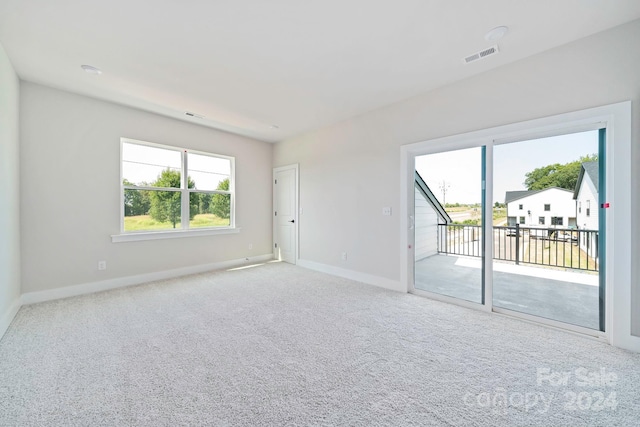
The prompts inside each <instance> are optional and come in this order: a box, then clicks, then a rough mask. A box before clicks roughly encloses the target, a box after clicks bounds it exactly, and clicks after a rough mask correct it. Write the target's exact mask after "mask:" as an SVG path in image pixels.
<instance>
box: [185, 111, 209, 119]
mask: <svg viewBox="0 0 640 427" xmlns="http://www.w3.org/2000/svg"><path fill="white" fill-rule="evenodd" d="M184 115H185V116H189V117H194V118H196V119H204V116H201V115H200V114H196V113H192V112H191V111H185V112H184Z"/></svg>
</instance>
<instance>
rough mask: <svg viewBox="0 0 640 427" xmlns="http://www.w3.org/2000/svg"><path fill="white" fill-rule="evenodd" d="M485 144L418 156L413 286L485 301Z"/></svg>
mask: <svg viewBox="0 0 640 427" xmlns="http://www.w3.org/2000/svg"><path fill="white" fill-rule="evenodd" d="M484 153H485V150H484V148H483V147H477V148H469V149H465V150H457V151H448V152H445V153H437V154H429V155H424V156H419V157H417V158H416V161H415V165H416V170H415V176H414V189H415V192H414V208H415V210H414V212H415V220H414V230H415V251H414V253H415V259H414V262H415V266H414V267H415V268H414V271H415V289H417V290H419V291H426V292H431V293H436V294H440V295H445V296H448V297H455V298H459V299H462V300H466V301H471V302H475V303H483V302H484V291H483V282H484V279H483V277H484V274H483V271H484V270H483V265H484V243H483V238H482V236H483V223H484V216H483V205H484V191H483V184H482V183H483V182H484V176H483V175H484V167H483V164H484Z"/></svg>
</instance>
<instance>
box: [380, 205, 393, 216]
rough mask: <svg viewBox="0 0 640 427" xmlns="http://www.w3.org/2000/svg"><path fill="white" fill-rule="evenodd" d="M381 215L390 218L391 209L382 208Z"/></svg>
mask: <svg viewBox="0 0 640 427" xmlns="http://www.w3.org/2000/svg"><path fill="white" fill-rule="evenodd" d="M382 215H384V216H391V207H384V208H382Z"/></svg>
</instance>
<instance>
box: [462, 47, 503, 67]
mask: <svg viewBox="0 0 640 427" xmlns="http://www.w3.org/2000/svg"><path fill="white" fill-rule="evenodd" d="M499 52H500V50H499V49H498V45H497V44H496V45H493V46H491V47H490V48H487V49H484V50H481V51H480V52H476V53H474V54H473V55H469V56H467V57H466V58H464V63H465V64H468V63H470V62H473V61H477V60H479V59H482V58H486V57H487V56H491V55H495V54H496V53H499Z"/></svg>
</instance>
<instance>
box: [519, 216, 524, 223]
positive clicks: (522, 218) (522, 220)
mask: <svg viewBox="0 0 640 427" xmlns="http://www.w3.org/2000/svg"><path fill="white" fill-rule="evenodd" d="M520 224H524V217H523V216H521V217H520Z"/></svg>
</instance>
